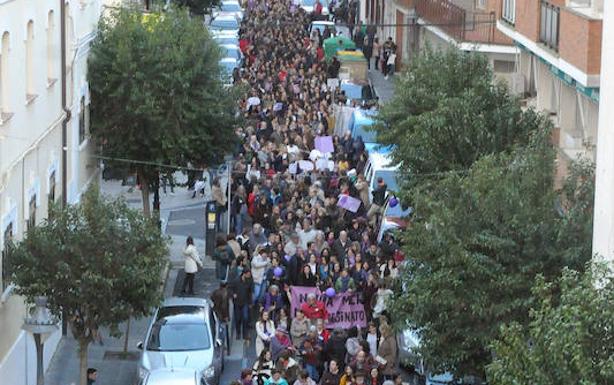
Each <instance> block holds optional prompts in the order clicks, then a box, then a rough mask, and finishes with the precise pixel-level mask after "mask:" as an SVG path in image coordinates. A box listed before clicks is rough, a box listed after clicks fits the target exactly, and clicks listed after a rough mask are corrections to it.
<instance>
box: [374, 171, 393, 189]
mask: <svg viewBox="0 0 614 385" xmlns="http://www.w3.org/2000/svg"><path fill="white" fill-rule="evenodd" d="M373 177H374V178H375V180H377V179H378V178H380V177H381V178H382V179H383V180H384V183H386V184H387V185H388V190H390V191H395V192H396V191H399V185H398V184H397V171H396V170H379V171H376V172H375V175H374V176H373Z"/></svg>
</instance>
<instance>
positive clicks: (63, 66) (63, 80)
mask: <svg viewBox="0 0 614 385" xmlns="http://www.w3.org/2000/svg"><path fill="white" fill-rule="evenodd" d="M59 2H60V51H61V52H60V53H61V55H60V63H61V64H60V69H61V75H60V76H61V77H60V85H61V88H62V110H63V111H64V113H65V116H64V118H63V119H62V208H66V206H67V204H68V183H67V177H68V158H67V156H68V147H67V146H68V121H69V120H70V110H69V109H68V108H67V106H66V49H67V47H66V6H65V4H64V0H59ZM66 317H67V315H66V313H64V312H63V314H62V335H63V336H65V335H66V333H67V329H68V323H67V321H66Z"/></svg>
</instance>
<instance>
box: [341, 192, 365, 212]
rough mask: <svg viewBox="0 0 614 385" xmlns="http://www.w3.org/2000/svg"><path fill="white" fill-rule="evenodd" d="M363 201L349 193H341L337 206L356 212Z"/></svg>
mask: <svg viewBox="0 0 614 385" xmlns="http://www.w3.org/2000/svg"><path fill="white" fill-rule="evenodd" d="M361 203H362V201H361V200H360V199H356V198H352V197H351V196H349V195H340V196H339V201H337V206H339V207H341V208H344V209H346V210H350V211H351V212H353V213H355V212H356V211H358V208H359V207H360V204H361Z"/></svg>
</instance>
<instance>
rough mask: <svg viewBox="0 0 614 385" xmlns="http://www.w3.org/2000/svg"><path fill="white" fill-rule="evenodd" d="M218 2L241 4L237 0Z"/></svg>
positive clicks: (221, 2)
mask: <svg viewBox="0 0 614 385" xmlns="http://www.w3.org/2000/svg"><path fill="white" fill-rule="evenodd" d="M220 4H237V5H239V6H241V4H239V2H238V1H237V0H222V1H220Z"/></svg>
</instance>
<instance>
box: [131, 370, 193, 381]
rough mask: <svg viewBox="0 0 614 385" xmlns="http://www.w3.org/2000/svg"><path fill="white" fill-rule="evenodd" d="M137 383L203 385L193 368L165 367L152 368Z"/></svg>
mask: <svg viewBox="0 0 614 385" xmlns="http://www.w3.org/2000/svg"><path fill="white" fill-rule="evenodd" d="M137 385H202V383H201V382H199V379H198V373H197V372H196V370H193V369H181V368H180V369H176V368H163V369H156V370H152V371H151V372H149V373H147V375H146V376H145V377H143V378H140V379H139V382H138V383H137Z"/></svg>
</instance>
